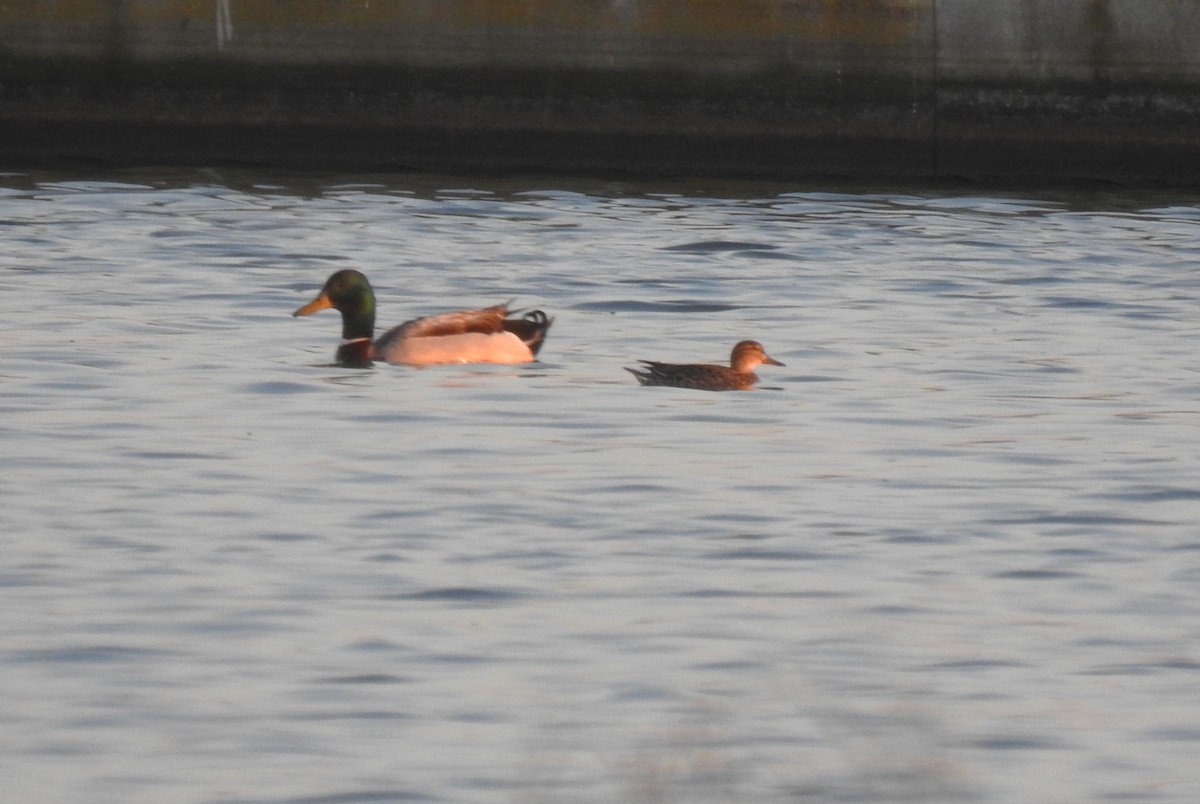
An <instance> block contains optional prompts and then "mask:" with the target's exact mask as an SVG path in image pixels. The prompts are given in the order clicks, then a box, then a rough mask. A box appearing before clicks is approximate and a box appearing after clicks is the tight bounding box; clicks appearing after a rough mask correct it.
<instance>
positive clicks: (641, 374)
mask: <svg viewBox="0 0 1200 804" xmlns="http://www.w3.org/2000/svg"><path fill="white" fill-rule="evenodd" d="M623 368H624V369H625V370H626V371H628V372H629V373H630V374H632V375H633V376H635V377H637V381H638V383H639V384H641V385H649V384H650V383H651V381H652V380H653V379H654V378H653V377H652V376H651V375H650V372H649V371H643V370H641V369H635V368H629V366H624V367H623Z"/></svg>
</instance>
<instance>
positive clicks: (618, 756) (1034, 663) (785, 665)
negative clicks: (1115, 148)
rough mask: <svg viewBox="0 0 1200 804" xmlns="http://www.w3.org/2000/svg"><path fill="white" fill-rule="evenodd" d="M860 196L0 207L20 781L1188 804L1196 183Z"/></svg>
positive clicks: (200, 792) (48, 198) (602, 187)
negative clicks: (429, 332) (347, 338)
mask: <svg viewBox="0 0 1200 804" xmlns="http://www.w3.org/2000/svg"><path fill="white" fill-rule="evenodd" d="M829 189H830V188H812V187H805V188H795V187H784V186H775V185H716V184H714V185H707V186H706V185H702V184H698V183H692V184H679V185H657V186H649V185H646V186H643V185H638V184H634V183H617V182H596V181H582V180H581V181H576V182H569V181H564V180H550V179H538V180H535V179H512V180H507V181H503V182H501V181H495V180H482V179H464V178H460V177H449V176H409V177H404V176H301V175H288V176H278V175H266V174H256V173H251V172H240V173H239V172H215V171H214V172H204V173H201V172H196V173H149V172H141V173H122V174H109V175H107V176H105V177H102V178H98V177H95V176H91V177H89V176H84V175H61V174H53V175H52V174H34V175H27V174H9V175H6V176H3V177H0V238H2V241H0V243H2V246H3V257H2V258H0V299H2V300H3V316H0V459H2V465H3V467H4V472H3V481H2V482H0V532H3V534H4V537H3V538H4V545H5V549H4V551H3V562H2V564H0V629H2V630H0V633H2V637H3V638H2V641H0V666H2V668H3V669H2V670H0V692H2V693H3V694H2V695H0V721H2V722H3V723H4V724H5V725H4V728H3V729H0V797H2V798H3V799H4V800H6V801H39V802H80V801H105V802H108V801H112V802H222V803H227V802H228V803H232V802H256V803H258V802H376V801H389V802H390V801H445V802H476V801H477V802H493V801H501V802H537V801H544V802H612V801H628V802H700V801H721V802H725V801H728V802H767V801H771V802H775V801H811V802H828V801H872V802H874V801H878V802H884V801H886V802H895V801H906V802H929V801H972V802H976V801H978V802H1015V801H1021V802H1079V801H1106V800H1120V801H1132V802H1192V801H1195V800H1200V760H1197V757H1198V756H1200V647H1198V646H1200V616H1198V615H1200V594H1198V593H1200V438H1198V437H1197V434H1198V430H1197V421H1198V420H1197V414H1198V412H1200V349H1198V348H1197V342H1198V339H1197V335H1198V334H1200V324H1198V323H1197V321H1198V318H1197V310H1200V196H1196V197H1186V196H1178V195H1172V196H1165V195H1153V194H1147V193H1136V192H1125V193H1104V194H1101V193H1086V192H1057V193H1056V192H1049V191H1046V192H1041V193H1020V194H1017V193H969V192H963V191H946V190H930V191H921V190H919V189H913V188H907V189H905V190H904V191H902V192H882V191H872V192H847V191H839V192H830V191H829ZM347 267H352V268H357V269H359V270H362V271H364V272H365V273H367V274H368V275H369V276H370V277H371V279H372V281H373V283H374V284H375V286H376V290H377V293H378V296H379V318H380V323H381V324H384V325H392V324H395V323H399V322H400V321H402V320H405V319H407V318H410V317H413V316H415V315H419V314H423V313H428V312H435V311H440V310H445V309H453V308H455V307H460V306H479V305H484V304H491V303H496V302H502V301H507V300H509V299H515V303H516V305H517V306H527V307H534V306H536V307H540V308H543V309H545V310H546V311H547V312H549V313H550V314H552V315H554V316H555V317H556V323H555V325H554V328H553V329H552V330H551V333H550V337H549V339H548V341H547V344H546V346H545V348H544V350H543V352H542V355H541V360H540V362H538V363H534V364H530V365H525V366H504V367H500V366H474V367H461V366H457V367H455V366H451V367H438V368H431V369H424V370H418V369H409V368H403V367H396V366H386V365H385V366H379V367H376V368H375V369H372V370H366V371H363V370H351V369H341V368H337V367H332V366H331V365H330V362H331V358H332V355H333V351H334V348H335V346H336V344H337V340H338V334H339V332H340V326H339V323H338V320H337V316H336V315H335V314H334V313H331V312H330V313H322V314H320V315H317V316H314V317H312V318H302V319H293V318H291V316H290V314H291V312H292V311H293V310H294V309H295V308H296V307H298V306H299V305H301V304H302V303H304V302H306V301H308V300H309V299H310V298H311V297H312V295H313V294H314V293H315V291H316V290H317V289H318V288H319V287H320V285H321V284H322V282H323V281H324V279H325V278H326V276H327V275H328V274H329V273H331V272H332V271H334V270H337V269H340V268H347ZM743 338H755V339H757V340H760V341H762V343H763V344H764V345H765V347H766V349H767V351H768V352H769V353H770V354H771V355H773V356H774V357H776V358H778V359H779V360H781V361H783V362H784V363H786V364H787V366H786V368H777V367H772V366H764V367H762V369H761V370H760V371H759V375H760V377H762V383H761V387H760V390H757V391H754V392H748V393H729V394H712V393H705V392H698V391H687V390H679V389H670V388H642V387H639V386H638V385H637V384H636V382H634V380H633V378H632V377H631V376H630V375H629V374H627V373H626V372H625V371H624V370H623V367H624V366H627V365H631V364H632V363H633V362H634V361H635V360H637V359H639V358H652V359H660V360H668V361H679V362H697V361H716V360H721V359H723V358H726V357H727V355H728V352H729V348H730V347H731V346H732V344H733V343H734V342H736V341H738V340H741V339H743Z"/></svg>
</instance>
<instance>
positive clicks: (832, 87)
mask: <svg viewBox="0 0 1200 804" xmlns="http://www.w3.org/2000/svg"><path fill="white" fill-rule="evenodd" d="M64 160H101V161H111V162H117V163H130V162H137V163H176V164H179V163H182V164H198V163H209V164H212V163H250V164H262V165H293V166H312V167H339V168H389V169H404V168H407V169H429V170H488V171H497V170H535V171H619V172H630V173H635V174H642V175H659V176H661V175H668V174H687V175H725V176H745V177H768V178H801V177H815V176H833V177H856V178H902V177H921V178H943V177H954V176H963V177H979V178H1002V179H1013V180H1023V181H1028V180H1064V179H1081V178H1094V179H1104V180H1114V181H1126V182H1139V183H1192V182H1195V181H1196V180H1197V179H1200V3H1195V2H1191V0H1024V1H1023V2H1010V3H996V2H991V1H990V0H90V1H89V0H6V1H5V2H0V163H7V164H10V165H12V164H14V163H29V162H54V161H64Z"/></svg>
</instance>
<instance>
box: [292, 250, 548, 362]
mask: <svg viewBox="0 0 1200 804" xmlns="http://www.w3.org/2000/svg"><path fill="white" fill-rule="evenodd" d="M330 308H333V309H335V310H337V311H338V312H340V313H341V314H342V343H341V345H340V346H339V347H338V350H337V353H336V355H335V358H336V360H337V361H338V363H340V364H342V365H343V366H353V367H365V366H370V365H371V363H372V361H375V360H384V361H387V362H388V363H402V364H405V365H409V366H432V365H436V364H439V363H528V362H530V361H532V360H535V359H536V358H537V353H538V350H539V349H541V348H542V342H543V341H545V340H546V332H547V331H548V330H549V329H550V325H551V324H553V323H554V319H553V318H550V317H549V316H547V315H546V314H545V313H543V312H542V311H541V310H532V311H530V312H528V313H526V314H525V315H524V316H522V317H521V318H509V314H510V311H509V309H508V307H507V305H503V304H497V305H495V306H494V307H485V308H483V309H480V310H459V311H458V312H453V313H439V314H437V315H430V316H425V317H424V318H414V319H413V320H412V321H407V322H405V323H403V324H401V325H400V326H398V327H394V328H392V329H390V330H388V331H387V332H385V333H383V335H381V336H379V339H378V340H375V291H374V290H372V289H371V283H370V282H368V281H367V277H366V276H364V275H363V274H362V273H360V272H359V271H355V270H353V269H346V270H342V271H338V272H337V273H335V274H333V275H332V276H330V277H329V279H328V280H326V282H325V287H323V288H321V292H320V293H318V294H317V297H316V298H315V299H313V300H312V301H310V302H309V303H308V304H306V305H304V306H303V307H301V308H300V309H299V310H297V311H296V312H294V313H292V315H293V316H299V315H312V314H313V313H315V312H318V311H320V310H328V309H330Z"/></svg>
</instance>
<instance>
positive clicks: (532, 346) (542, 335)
mask: <svg viewBox="0 0 1200 804" xmlns="http://www.w3.org/2000/svg"><path fill="white" fill-rule="evenodd" d="M553 323H554V319H553V318H551V317H550V316H548V315H546V314H545V313H544V312H542V311H541V310H530V311H529V312H527V313H525V315H523V316H521V317H520V318H506V319H505V320H504V328H505V329H506V330H508V331H509V332H511V333H512V334H514V335H516V336H517V337H518V338H520V339H521V340H522V341H523V342H524V343H525V345H526V346H528V347H529V351H530V352H531V353H533V356H534V357H537V353H538V350H539V349H541V348H542V344H543V343H544V342H545V340H546V333H547V332H549V331H550V325H551V324H553Z"/></svg>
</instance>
